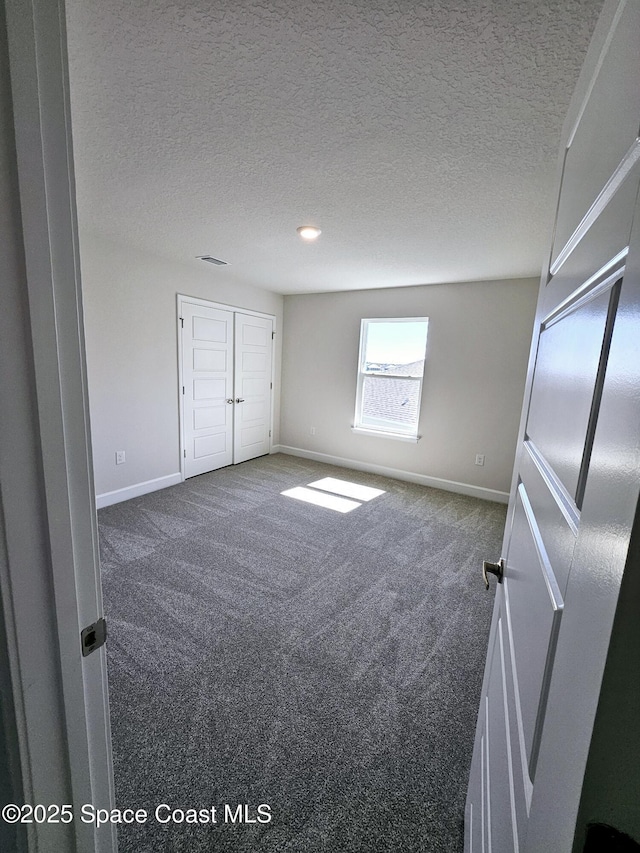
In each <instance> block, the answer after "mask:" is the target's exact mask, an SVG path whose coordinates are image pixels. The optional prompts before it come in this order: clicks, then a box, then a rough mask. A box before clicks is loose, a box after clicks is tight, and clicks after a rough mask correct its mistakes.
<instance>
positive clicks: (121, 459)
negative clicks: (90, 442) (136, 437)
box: [116, 450, 127, 465]
mask: <svg viewBox="0 0 640 853" xmlns="http://www.w3.org/2000/svg"><path fill="white" fill-rule="evenodd" d="M126 461H127V460H126V457H125V452H124V450H116V465H123V464H124V463H125V462H126Z"/></svg>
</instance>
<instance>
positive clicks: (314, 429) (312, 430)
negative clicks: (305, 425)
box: [309, 427, 316, 435]
mask: <svg viewBox="0 0 640 853" xmlns="http://www.w3.org/2000/svg"><path fill="white" fill-rule="evenodd" d="M315 434H316V428H315V427H311V429H310V430H309V435H315Z"/></svg>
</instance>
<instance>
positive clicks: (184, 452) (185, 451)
mask: <svg viewBox="0 0 640 853" xmlns="http://www.w3.org/2000/svg"><path fill="white" fill-rule="evenodd" d="M182 453H183V455H184V458H185V459H186V458H187V450H186V448H185V449H184V450H183V451H182Z"/></svg>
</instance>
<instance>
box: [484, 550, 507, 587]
mask: <svg viewBox="0 0 640 853" xmlns="http://www.w3.org/2000/svg"><path fill="white" fill-rule="evenodd" d="M487 572H488V573H489V574H492V575H495V576H496V577H497V578H498V583H502V576H503V575H504V560H503V559H502V557H500V560H499V562H497V563H490V562H489V561H488V560H485V561H484V563H483V564H482V578H483V580H484V585H485V587H486V588H487V589H489V578H488V577H487Z"/></svg>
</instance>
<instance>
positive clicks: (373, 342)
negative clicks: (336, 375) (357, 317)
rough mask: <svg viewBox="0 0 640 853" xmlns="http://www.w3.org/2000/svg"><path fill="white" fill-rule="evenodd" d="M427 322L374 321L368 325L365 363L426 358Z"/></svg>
mask: <svg viewBox="0 0 640 853" xmlns="http://www.w3.org/2000/svg"><path fill="white" fill-rule="evenodd" d="M426 344H427V324H426V323H425V322H424V321H421V322H416V323H411V322H409V323H388V322H385V323H372V322H369V324H368V326H367V343H366V353H365V363H369V364H371V363H380V364H410V363H411V362H414V361H421V360H422V359H423V358H424V353H425V348H426Z"/></svg>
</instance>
